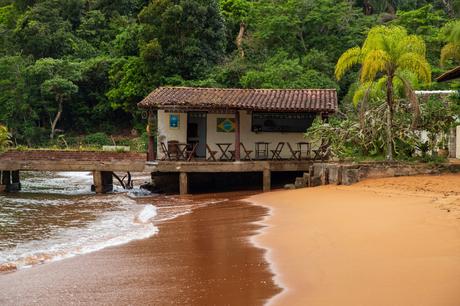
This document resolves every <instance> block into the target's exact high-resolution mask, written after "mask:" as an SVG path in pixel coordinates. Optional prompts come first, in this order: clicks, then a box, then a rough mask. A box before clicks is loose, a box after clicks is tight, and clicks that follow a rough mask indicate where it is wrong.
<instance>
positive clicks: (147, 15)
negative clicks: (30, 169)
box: [0, 0, 460, 147]
mask: <svg viewBox="0 0 460 306" xmlns="http://www.w3.org/2000/svg"><path fill="white" fill-rule="evenodd" d="M459 3H460V1H458V0H447V1H444V0H435V1H429V0H397V1H396V0H391V1H373V0H366V1H363V0H355V1H349V0H314V1H313V0H278V1H273V0H259V1H251V0H219V1H217V0H212V1H209V0H153V1H147V0H114V1H108V0H93V1H83V0H40V1H37V0H6V1H1V0H0V122H2V123H3V124H5V125H6V126H8V127H9V130H10V133H11V134H12V137H13V139H14V140H15V142H17V143H19V144H27V145H29V146H36V145H40V144H44V145H46V144H48V143H51V144H57V146H58V147H65V145H63V144H62V141H61V142H59V140H57V139H56V140H54V141H50V139H49V136H50V134H51V132H52V131H51V130H53V126H54V129H55V130H56V133H58V134H61V135H66V136H65V140H66V141H67V142H68V144H69V146H72V145H76V146H77V145H78V141H79V140H78V139H77V138H75V137H74V135H80V134H88V133H89V134H91V133H94V132H104V133H108V134H117V133H125V132H126V131H129V130H131V129H132V128H133V127H139V126H145V120H142V118H141V116H140V112H139V110H138V109H137V103H138V102H139V101H140V100H141V99H142V98H144V97H145V96H146V95H147V94H148V93H149V92H150V91H151V90H153V89H154V88H156V87H158V86H162V85H176V86H203V87H244V88H253V87H265V88H313V87H315V88H338V89H339V96H340V98H342V97H345V101H348V100H352V96H353V95H354V94H355V92H357V94H356V95H355V101H358V102H359V103H358V104H359V105H358V114H360V113H363V112H364V111H365V110H366V107H362V105H361V101H362V100H363V99H364V98H365V97H367V98H369V104H375V103H377V104H378V103H379V101H380V102H381V99H382V98H384V96H385V94H384V93H383V94H382V90H383V88H384V87H385V86H384V84H383V83H382V82H378V81H376V82H374V84H373V85H372V87H373V88H372V93H371V94H366V93H367V91H368V88H369V85H370V84H369V83H366V84H358V85H357V84H356V79H357V74H358V73H359V71H358V69H356V68H353V67H351V64H352V62H349V64H350V67H348V68H350V73H348V74H347V75H346V76H344V77H343V78H342V79H341V80H340V81H339V82H336V81H335V80H334V79H335V78H334V68H335V64H336V62H337V59H338V58H339V57H340V55H341V54H343V53H344V52H345V51H346V50H348V49H350V48H352V47H354V46H362V45H363V42H364V41H365V39H366V36H367V34H368V31H369V29H371V28H372V27H374V26H375V25H379V24H381V23H385V22H388V23H389V24H391V25H394V26H402V27H405V28H406V29H407V33H408V36H410V35H411V34H415V35H418V36H419V37H421V38H422V39H423V40H424V41H425V42H426V52H425V54H426V58H427V60H428V62H429V63H430V64H431V65H432V67H433V71H434V74H435V75H438V74H440V73H441V72H443V71H444V69H443V68H441V67H440V66H439V57H440V51H441V47H442V45H444V44H451V43H454V44H455V42H457V38H456V37H457V36H458V35H457V34H458V33H457V32H458V31H457V30H456V29H455V28H456V27H453V25H455V22H454V21H455V19H454V17H455V15H456V12H457V11H459V10H458V4H459ZM366 5H367V6H369V5H370V10H369V7H366ZM445 24H447V25H446V26H445V27H444V28H443V29H442V30H440V29H441V28H442V27H443V26H444V25H445ZM456 33H457V34H456ZM239 34H241V35H239ZM237 37H238V38H239V39H240V42H241V44H238V46H237V43H236V40H237ZM410 45H415V42H412V41H411V42H410ZM446 48H447V47H446ZM449 48H450V50H449V49H446V50H445V51H443V52H444V53H443V54H444V57H445V58H446V61H445V62H446V63H445V64H446V66H450V65H455V64H457V62H456V58H457V56H458V52H457V51H458V50H457V49H456V48H452V45H451V47H449ZM241 50H243V51H244V52H243V53H242V52H241ZM447 51H449V52H450V54H451V55H449V54H448V52H447ZM349 55H350V56H352V55H353V54H351V53H350V54H349ZM375 55H378V54H374V58H375ZM447 55H449V56H447ZM408 57H410V58H409V59H407V58H406V63H407V65H408V66H410V67H409V68H411V69H410V70H413V68H415V70H418V72H423V71H422V70H419V69H418V68H423V67H422V66H423V65H420V61H418V62H417V61H415V60H414V59H416V58H415V57H411V56H408ZM459 58H460V57H459ZM377 59H378V60H377V61H374V62H375V63H377V64H378V63H379V61H380V64H381V63H382V62H381V60H382V59H384V57H382V58H380V57H377ZM375 63H374V64H375ZM348 68H347V69H348ZM406 68H407V67H404V69H401V70H407V69H406ZM377 70H378V69H377ZM371 72H372V71H370V70H369V71H367V73H370V74H372V73H371ZM398 74H399V73H398ZM419 74H420V73H419ZM422 74H423V77H422V78H423V79H427V74H428V72H427V70H426V69H425V72H423V73H422ZM361 75H363V74H361ZM401 75H402V76H403V77H404V78H405V79H406V80H409V81H410V82H409V83H410V85H411V87H417V88H418V87H422V86H425V84H423V82H418V81H416V79H417V78H415V79H414V77H413V76H408V75H407V73H406V72H404V73H403V72H401ZM381 76H382V72H376V78H375V79H379V78H380V77H381ZM419 76H420V75H419ZM367 80H368V79H367ZM392 84H393V85H394V87H395V95H394V96H395V100H396V103H398V104H399V103H400V104H402V105H406V104H407V103H408V102H407V101H408V98H411V96H410V95H408V94H407V93H406V90H405V89H404V88H405V87H407V86H405V85H407V83H404V82H402V81H401V80H394V82H392ZM433 86H435V87H436V88H439V89H445V88H449V87H450V86H458V85H455V83H452V85H449V84H447V85H446V84H437V85H433ZM356 89H357V90H356ZM345 95H347V96H345ZM60 105H61V106H62V112H60ZM349 111H352V112H353V111H355V109H353V108H351V109H350V110H349ZM58 113H59V114H60V115H59V116H57V115H58ZM358 117H359V116H358ZM56 118H58V119H57V121H56V124H53V123H54V121H55V119H56ZM358 119H359V118H358ZM74 139H75V144H73V141H74Z"/></svg>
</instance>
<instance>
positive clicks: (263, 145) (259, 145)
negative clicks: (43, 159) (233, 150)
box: [255, 141, 270, 159]
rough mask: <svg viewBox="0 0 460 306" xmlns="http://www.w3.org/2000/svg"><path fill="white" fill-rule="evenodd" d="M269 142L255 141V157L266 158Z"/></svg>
mask: <svg viewBox="0 0 460 306" xmlns="http://www.w3.org/2000/svg"><path fill="white" fill-rule="evenodd" d="M269 144H270V143H269V142H265V141H257V142H256V143H255V146H256V147H255V154H256V159H268V145H269Z"/></svg>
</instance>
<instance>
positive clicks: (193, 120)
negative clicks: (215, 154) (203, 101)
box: [187, 112, 207, 158]
mask: <svg viewBox="0 0 460 306" xmlns="http://www.w3.org/2000/svg"><path fill="white" fill-rule="evenodd" d="M206 118H207V117H206V113H203V112H190V113H188V120H187V122H188V124H187V143H189V144H191V145H194V144H196V143H198V147H197V148H196V156H197V157H203V158H204V157H206Z"/></svg>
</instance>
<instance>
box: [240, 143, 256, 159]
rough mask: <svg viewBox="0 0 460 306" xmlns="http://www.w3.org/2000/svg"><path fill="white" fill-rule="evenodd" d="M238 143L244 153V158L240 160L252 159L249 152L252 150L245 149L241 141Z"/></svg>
mask: <svg viewBox="0 0 460 306" xmlns="http://www.w3.org/2000/svg"><path fill="white" fill-rule="evenodd" d="M240 145H241V148H242V149H243V153H244V158H242V160H252V158H251V154H252V152H254V151H253V150H246V147H245V146H244V144H243V143H240Z"/></svg>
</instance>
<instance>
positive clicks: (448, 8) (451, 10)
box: [442, 0, 455, 18]
mask: <svg viewBox="0 0 460 306" xmlns="http://www.w3.org/2000/svg"><path fill="white" fill-rule="evenodd" d="M442 3H443V4H444V7H445V8H446V13H447V15H449V17H451V18H453V17H455V12H454V6H453V5H452V0H442Z"/></svg>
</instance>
